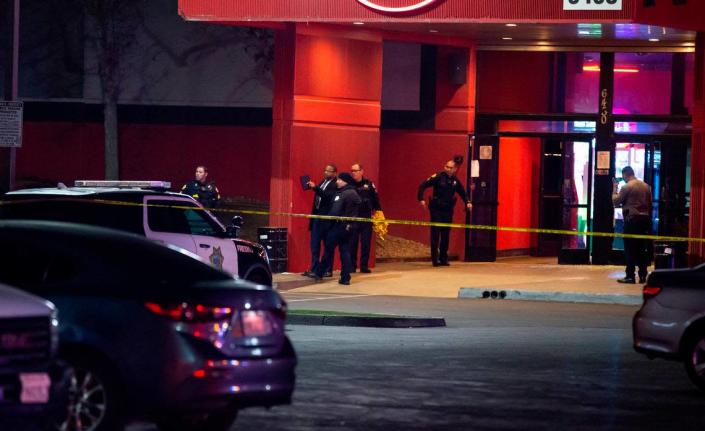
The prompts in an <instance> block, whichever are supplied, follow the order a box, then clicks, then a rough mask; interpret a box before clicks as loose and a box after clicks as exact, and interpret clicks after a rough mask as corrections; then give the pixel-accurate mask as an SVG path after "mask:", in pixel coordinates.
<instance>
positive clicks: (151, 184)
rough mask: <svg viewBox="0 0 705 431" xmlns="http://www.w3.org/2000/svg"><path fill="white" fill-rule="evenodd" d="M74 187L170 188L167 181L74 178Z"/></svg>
mask: <svg viewBox="0 0 705 431" xmlns="http://www.w3.org/2000/svg"><path fill="white" fill-rule="evenodd" d="M73 185H74V187H114V188H140V189H147V188H149V189H170V188H171V183H170V182H169V181H98V180H76V181H74V184H73Z"/></svg>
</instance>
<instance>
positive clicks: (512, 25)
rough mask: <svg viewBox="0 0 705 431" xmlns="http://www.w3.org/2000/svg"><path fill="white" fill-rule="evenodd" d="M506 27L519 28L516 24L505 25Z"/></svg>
mask: <svg viewBox="0 0 705 431" xmlns="http://www.w3.org/2000/svg"><path fill="white" fill-rule="evenodd" d="M504 25H506V26H507V27H516V26H517V25H516V24H511V23H508V24H504Z"/></svg>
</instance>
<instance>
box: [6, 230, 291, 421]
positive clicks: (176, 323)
mask: <svg viewBox="0 0 705 431" xmlns="http://www.w3.org/2000/svg"><path fill="white" fill-rule="evenodd" d="M0 243H1V244H2V245H3V246H2V247H0V261H2V262H3V265H1V266H0V281H1V282H5V283H8V284H12V285H14V286H18V287H20V288H22V289H25V290H27V291H30V292H31V293H34V294H35V295H38V296H41V297H44V298H47V299H49V300H51V301H52V302H53V303H54V304H55V305H56V306H57V308H58V310H59V313H60V314H61V317H62V320H61V323H60V327H59V329H60V332H59V334H60V338H59V343H60V344H59V356H60V357H61V358H62V359H63V360H65V361H66V362H67V363H68V364H69V365H70V369H71V372H72V379H71V384H70V388H69V398H70V405H69V409H68V411H67V412H66V415H65V417H64V418H63V420H62V423H61V424H59V429H66V430H96V431H101V430H113V429H118V428H119V427H121V426H122V424H123V423H124V422H125V421H126V419H128V418H145V419H149V420H153V421H155V422H156V423H157V424H158V426H159V428H160V429H162V430H171V429H179V430H183V429H198V430H225V429H228V428H229V426H230V425H231V424H232V422H233V421H234V420H235V418H236V416H237V412H238V410H239V409H242V408H244V407H248V406H266V407H270V406H274V405H278V404H287V403H290V402H291V396H292V393H293V390H294V381H295V376H294V369H295V366H296V354H295V352H294V349H293V347H292V345H291V342H290V341H289V339H288V337H287V336H286V334H285V332H284V324H285V318H286V303H285V302H284V300H283V299H282V298H281V296H280V295H279V294H278V293H277V292H276V291H275V290H273V289H272V288H270V287H267V286H260V285H255V284H252V283H249V282H246V281H243V280H236V279H234V278H233V276H231V275H229V274H227V273H225V272H222V271H220V270H217V269H215V268H213V267H212V266H209V265H207V264H205V263H203V262H202V261H200V260H199V258H198V257H197V256H194V255H192V254H191V253H189V252H186V251H184V250H181V249H178V248H176V247H173V246H167V247H165V246H161V245H158V244H156V243H154V242H151V241H148V240H146V239H144V238H142V237H139V236H137V235H132V234H127V233H123V232H118V231H113V230H108V229H103V228H96V227H89V226H83V225H76V224H69V223H56V222H37V221H0ZM62 426H63V428H62Z"/></svg>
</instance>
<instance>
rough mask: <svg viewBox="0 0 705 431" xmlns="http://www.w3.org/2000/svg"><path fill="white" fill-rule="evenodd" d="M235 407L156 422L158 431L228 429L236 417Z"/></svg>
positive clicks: (216, 430) (217, 430) (219, 430)
mask: <svg viewBox="0 0 705 431" xmlns="http://www.w3.org/2000/svg"><path fill="white" fill-rule="evenodd" d="M237 413H238V411H237V409H235V408H224V409H220V410H216V411H214V412H212V413H209V414H208V415H204V416H200V417H196V418H194V417H176V418H168V419H164V420H163V421H160V422H158V423H157V428H159V431H228V430H229V429H230V428H232V426H233V424H234V423H235V419H237Z"/></svg>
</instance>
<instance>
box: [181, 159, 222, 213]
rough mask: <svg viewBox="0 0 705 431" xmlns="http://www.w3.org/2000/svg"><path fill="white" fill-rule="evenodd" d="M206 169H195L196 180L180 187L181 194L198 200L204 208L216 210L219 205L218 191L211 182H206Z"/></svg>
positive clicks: (201, 167)
mask: <svg viewBox="0 0 705 431" xmlns="http://www.w3.org/2000/svg"><path fill="white" fill-rule="evenodd" d="M207 179H208V168H207V167H205V166H197V167H196V179H195V180H193V181H189V182H188V183H187V184H184V186H183V187H181V193H182V194H185V195H189V196H191V197H193V198H194V199H196V200H198V201H199V202H200V203H201V205H203V206H204V207H206V208H217V207H218V204H219V203H220V191H219V190H218V187H217V186H216V185H215V183H214V182H213V181H208V180H207Z"/></svg>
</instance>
